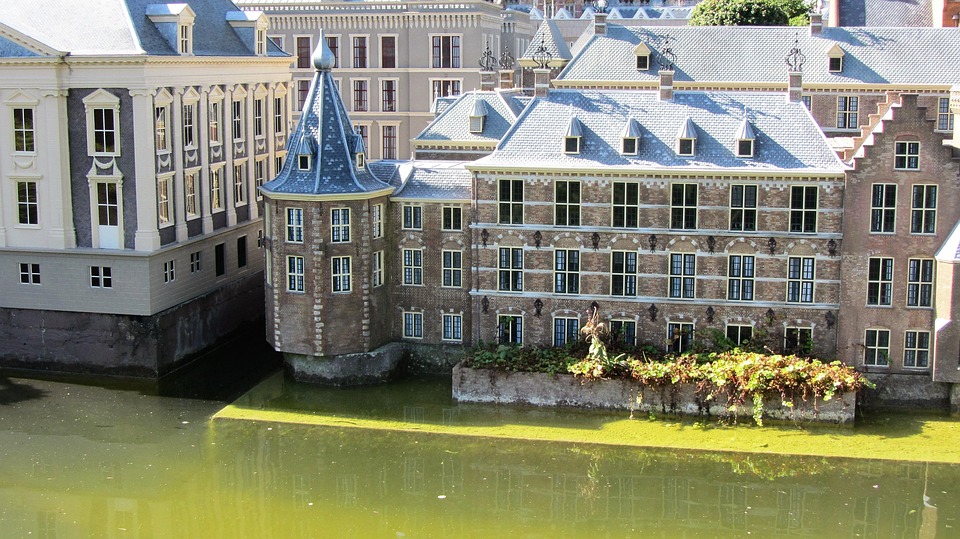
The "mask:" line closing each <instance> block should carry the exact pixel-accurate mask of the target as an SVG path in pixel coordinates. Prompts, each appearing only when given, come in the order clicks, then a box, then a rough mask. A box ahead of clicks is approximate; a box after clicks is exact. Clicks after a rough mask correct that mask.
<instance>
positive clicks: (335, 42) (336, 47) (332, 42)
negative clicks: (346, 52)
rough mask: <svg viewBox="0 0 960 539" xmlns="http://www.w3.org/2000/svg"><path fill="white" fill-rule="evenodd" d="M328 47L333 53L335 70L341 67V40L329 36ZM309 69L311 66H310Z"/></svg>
mask: <svg viewBox="0 0 960 539" xmlns="http://www.w3.org/2000/svg"><path fill="white" fill-rule="evenodd" d="M326 39H327V47H328V48H329V49H330V52H332V53H333V67H334V69H336V68H338V67H340V38H339V37H336V36H327V38H326ZM308 67H309V66H308Z"/></svg>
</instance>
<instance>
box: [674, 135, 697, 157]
mask: <svg viewBox="0 0 960 539" xmlns="http://www.w3.org/2000/svg"><path fill="white" fill-rule="evenodd" d="M696 141H697V139H694V138H682V139H679V140H678V141H677V155H686V156H690V155H693V152H694V147H695V146H696V144H695V143H696Z"/></svg>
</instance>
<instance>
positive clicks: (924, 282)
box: [907, 258, 936, 309]
mask: <svg viewBox="0 0 960 539" xmlns="http://www.w3.org/2000/svg"><path fill="white" fill-rule="evenodd" d="M935 268H936V261H935V260H934V259H933V258H911V259H909V260H907V307H917V308H923V309H929V308H931V307H933V290H934V288H933V284H934V279H935V278H936V277H935V275H934V272H935V271H936V270H935Z"/></svg>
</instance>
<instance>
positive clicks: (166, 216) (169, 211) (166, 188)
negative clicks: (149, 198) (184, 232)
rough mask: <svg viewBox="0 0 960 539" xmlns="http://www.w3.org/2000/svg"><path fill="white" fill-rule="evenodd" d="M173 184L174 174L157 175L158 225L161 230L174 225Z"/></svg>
mask: <svg viewBox="0 0 960 539" xmlns="http://www.w3.org/2000/svg"><path fill="white" fill-rule="evenodd" d="M173 182H174V176H173V173H170V174H163V175H160V174H158V175H157V225H158V226H159V227H160V228H165V227H167V226H172V225H173V224H174V219H175V216H174V214H173V204H172V201H173Z"/></svg>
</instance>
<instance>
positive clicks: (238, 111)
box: [233, 101, 243, 142]
mask: <svg viewBox="0 0 960 539" xmlns="http://www.w3.org/2000/svg"><path fill="white" fill-rule="evenodd" d="M242 140H243V101H234V102H233V141H234V142H240V141H242Z"/></svg>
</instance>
